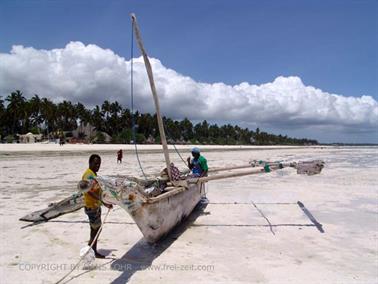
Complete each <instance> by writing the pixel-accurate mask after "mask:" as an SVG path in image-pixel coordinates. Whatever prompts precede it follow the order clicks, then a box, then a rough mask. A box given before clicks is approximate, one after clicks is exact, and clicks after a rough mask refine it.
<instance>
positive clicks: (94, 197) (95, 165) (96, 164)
mask: <svg viewBox="0 0 378 284" xmlns="http://www.w3.org/2000/svg"><path fill="white" fill-rule="evenodd" d="M100 166H101V157H100V156H99V155H97V154H93V155H91V156H90V157H89V168H88V169H87V170H86V171H85V172H84V174H83V177H82V182H81V185H80V186H81V187H82V188H84V187H85V186H87V185H88V184H92V185H91V188H90V189H89V190H88V191H86V192H85V193H84V211H85V214H87V216H88V219H89V225H90V239H89V242H88V246H90V245H91V244H92V242H93V246H92V249H93V251H94V253H95V256H96V257H97V258H105V256H104V255H102V254H100V253H98V252H97V239H96V240H95V238H96V235H97V233H98V232H99V230H100V227H101V204H103V205H104V206H105V207H107V208H109V209H111V208H113V205H111V204H107V203H105V202H103V201H102V200H101V194H102V190H101V187H100V185H99V184H98V182H97V181H96V180H95V178H96V177H97V172H98V171H99V169H100ZM97 238H98V236H97Z"/></svg>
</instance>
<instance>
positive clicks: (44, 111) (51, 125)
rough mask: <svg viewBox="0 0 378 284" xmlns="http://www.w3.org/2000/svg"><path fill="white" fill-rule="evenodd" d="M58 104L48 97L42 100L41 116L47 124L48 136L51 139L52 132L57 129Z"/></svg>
mask: <svg viewBox="0 0 378 284" xmlns="http://www.w3.org/2000/svg"><path fill="white" fill-rule="evenodd" d="M56 108H57V107H56V105H55V104H54V103H53V102H52V101H50V100H49V99H47V98H43V99H42V100H41V117H42V121H43V123H44V125H45V130H46V134H47V137H48V138H49V139H50V132H51V131H54V130H55V123H56Z"/></svg>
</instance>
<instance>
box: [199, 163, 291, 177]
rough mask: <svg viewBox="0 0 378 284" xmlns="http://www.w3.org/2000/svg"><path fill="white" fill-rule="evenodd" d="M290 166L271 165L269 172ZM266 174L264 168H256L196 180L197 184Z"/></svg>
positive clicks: (285, 164)
mask: <svg viewBox="0 0 378 284" xmlns="http://www.w3.org/2000/svg"><path fill="white" fill-rule="evenodd" d="M290 166H292V165H291V164H287V163H284V164H282V166H279V165H272V166H270V167H269V169H270V171H274V170H278V169H282V168H285V167H290ZM264 172H266V171H265V169H264V168H258V169H254V170H251V171H245V172H236V173H229V174H221V175H214V176H208V177H201V178H198V180H197V182H207V181H210V180H218V179H226V178H233V177H241V176H247V175H254V174H261V173H264Z"/></svg>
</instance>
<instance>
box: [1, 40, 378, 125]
mask: <svg viewBox="0 0 378 284" xmlns="http://www.w3.org/2000/svg"><path fill="white" fill-rule="evenodd" d="M150 60H151V64H152V68H153V72H154V77H155V83H156V87H157V91H158V95H159V97H160V101H161V107H162V110H163V113H164V115H167V116H170V117H172V118H176V119H180V118H184V117H188V118H189V119H194V120H203V119H207V120H210V121H232V122H243V123H247V124H248V123H254V124H255V125H270V126H271V127H275V128H277V129H279V128H280V127H288V126H293V127H303V126H307V127H308V126H316V127H321V126H325V127H327V126H328V127H329V126H337V127H339V128H349V129H354V130H355V131H356V130H358V129H359V128H360V129H364V130H365V131H366V129H371V130H372V131H375V130H374V129H376V127H377V126H378V103H377V101H376V100H375V99H374V98H372V97H371V96H361V97H345V96H342V95H337V94H331V93H327V92H325V91H322V90H320V89H317V88H315V87H312V86H306V85H304V84H303V82H302V80H301V79H300V78H299V77H295V76H293V77H278V78H276V79H275V80H274V81H273V82H270V83H266V84H261V85H253V84H250V83H248V82H243V83H241V84H238V85H235V86H230V85H226V84H224V83H214V84H207V83H200V82H196V81H194V80H193V79H191V78H190V77H187V76H184V75H182V74H179V73H177V72H175V71H174V70H172V69H169V68H167V67H165V66H164V65H162V63H161V62H160V61H159V60H158V59H155V58H151V59H150ZM16 89H18V90H21V91H22V92H23V93H24V94H25V95H27V96H32V95H34V94H38V95H40V96H41V97H49V98H52V99H53V100H55V101H60V100H63V99H67V100H71V101H73V102H77V101H80V102H82V103H84V104H86V105H88V106H93V105H95V104H100V103H102V102H103V101H104V100H105V99H107V100H109V101H114V100H117V101H118V102H120V103H121V104H122V105H123V106H128V107H130V61H127V60H125V59H124V58H122V57H120V56H118V55H117V54H115V53H114V52H113V51H111V50H109V49H102V48H101V47H98V46H96V45H92V44H89V45H84V44H83V43H81V42H70V43H69V44H67V45H66V46H65V47H64V48H62V49H52V50H37V49H34V48H32V47H23V46H13V48H12V50H11V51H10V53H0V95H2V96H7V95H8V94H10V92H12V91H14V90H16ZM134 100H135V107H136V108H137V109H139V110H140V111H142V112H147V111H148V112H152V111H154V107H153V100H152V97H151V91H150V87H149V83H148V79H147V75H146V71H145V67H144V64H143V60H142V58H141V57H140V58H136V59H134Z"/></svg>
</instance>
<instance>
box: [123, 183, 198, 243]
mask: <svg viewBox="0 0 378 284" xmlns="http://www.w3.org/2000/svg"><path fill="white" fill-rule="evenodd" d="M204 191H205V187H204V184H190V185H189V187H188V188H186V189H185V190H183V191H181V192H178V193H177V194H174V195H171V196H168V197H166V198H161V199H155V200H154V199H153V198H152V199H150V200H149V201H148V202H146V203H143V204H142V206H140V208H138V210H136V211H133V212H132V213H131V214H130V215H131V217H132V218H133V220H134V221H135V223H136V224H137V226H138V227H139V229H140V231H141V232H142V234H143V236H144V237H145V239H146V240H147V242H149V243H155V242H156V241H158V240H159V239H161V238H162V237H164V236H165V235H167V234H168V233H169V232H170V231H171V230H172V228H174V227H175V226H176V225H177V224H179V223H180V222H181V221H182V220H183V219H185V218H186V217H187V216H188V215H189V214H190V213H191V212H192V211H193V209H194V207H195V206H196V205H197V204H198V202H199V201H200V200H201V198H202V197H203V196H204V194H205V192H204Z"/></svg>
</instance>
